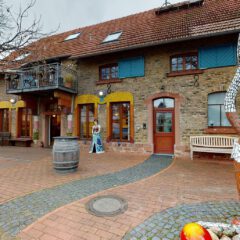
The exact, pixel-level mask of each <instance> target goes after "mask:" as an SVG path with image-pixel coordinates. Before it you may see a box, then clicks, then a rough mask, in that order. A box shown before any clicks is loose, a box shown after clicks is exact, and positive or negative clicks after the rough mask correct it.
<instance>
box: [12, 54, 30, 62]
mask: <svg viewBox="0 0 240 240" xmlns="http://www.w3.org/2000/svg"><path fill="white" fill-rule="evenodd" d="M30 54H31V53H23V54H21V55H19V56H18V57H16V58H15V59H14V60H15V61H21V60H23V59H25V58H26V57H28V56H29V55H30Z"/></svg>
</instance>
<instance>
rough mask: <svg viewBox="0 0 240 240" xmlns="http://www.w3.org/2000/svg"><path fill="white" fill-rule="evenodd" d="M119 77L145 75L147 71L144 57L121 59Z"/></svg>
mask: <svg viewBox="0 0 240 240" xmlns="http://www.w3.org/2000/svg"><path fill="white" fill-rule="evenodd" d="M118 68H119V78H129V77H143V76H144V73H145V67H144V57H134V58H128V59H121V60H120V61H119V62H118Z"/></svg>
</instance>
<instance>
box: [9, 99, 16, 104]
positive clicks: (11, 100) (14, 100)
mask: <svg viewBox="0 0 240 240" xmlns="http://www.w3.org/2000/svg"><path fill="white" fill-rule="evenodd" d="M9 102H10V103H11V104H12V105H13V104H15V103H16V102H17V99H16V98H11V99H10V100H9Z"/></svg>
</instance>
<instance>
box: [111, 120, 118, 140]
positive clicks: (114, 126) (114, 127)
mask: <svg viewBox="0 0 240 240" xmlns="http://www.w3.org/2000/svg"><path fill="white" fill-rule="evenodd" d="M112 138H113V139H120V123H117V122H114V123H113V124H112Z"/></svg>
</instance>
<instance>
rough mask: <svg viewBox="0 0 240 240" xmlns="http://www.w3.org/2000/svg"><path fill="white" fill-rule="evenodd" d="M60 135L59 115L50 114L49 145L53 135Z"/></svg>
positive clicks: (51, 142) (52, 140)
mask: <svg viewBox="0 0 240 240" xmlns="http://www.w3.org/2000/svg"><path fill="white" fill-rule="evenodd" d="M59 136H61V115H52V116H50V126H49V145H50V146H51V145H53V142H54V137H59Z"/></svg>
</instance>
